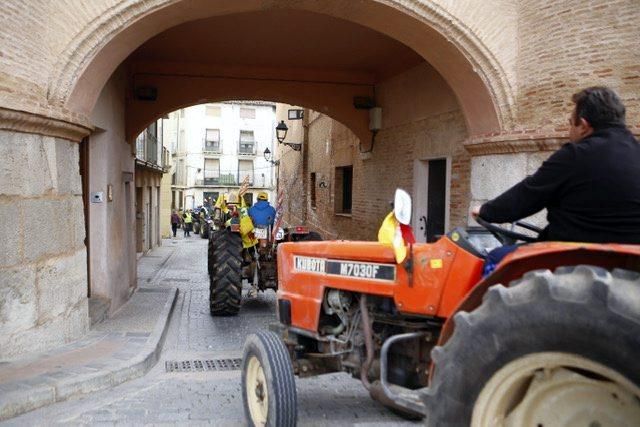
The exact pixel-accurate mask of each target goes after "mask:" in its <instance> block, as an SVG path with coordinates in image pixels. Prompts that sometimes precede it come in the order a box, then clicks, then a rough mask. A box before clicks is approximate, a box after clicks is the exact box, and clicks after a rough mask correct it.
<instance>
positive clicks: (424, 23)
mask: <svg viewBox="0 0 640 427" xmlns="http://www.w3.org/2000/svg"><path fill="white" fill-rule="evenodd" d="M318 3H320V2H316V1H315V0H297V1H295V2H293V1H290V2H286V3H283V2H278V1H276V0H267V1H264V0H245V1H242V2H238V1H234V0H147V1H144V2H136V3H128V2H127V3H121V4H118V5H116V6H113V7H112V8H111V9H109V10H108V11H106V12H105V13H104V14H103V15H102V16H100V17H99V18H98V19H96V20H94V21H92V22H91V23H90V24H89V25H88V26H87V27H85V28H83V29H82V30H81V31H80V32H79V33H78V34H77V36H76V37H75V38H74V39H73V40H72V41H71V42H70V43H69V44H68V45H67V47H66V48H65V50H64V52H63V54H62V55H61V56H60V60H59V61H58V63H57V64H56V66H55V69H54V72H53V73H52V77H51V79H50V81H49V84H48V90H47V96H48V98H49V101H50V102H51V103H52V104H54V105H57V106H59V107H64V108H65V109H67V110H70V111H72V112H74V113H78V114H81V115H85V116H88V115H89V113H90V111H91V110H92V108H93V105H94V104H95V102H96V100H97V98H98V95H99V93H100V90H101V89H102V87H103V86H104V84H105V83H106V81H107V80H108V78H109V76H110V75H111V73H112V72H113V71H114V70H115V68H116V67H117V65H118V64H120V63H121V62H122V61H124V59H125V58H126V57H127V56H128V55H129V54H130V53H131V52H133V50H135V49H136V48H137V47H138V46H140V45H141V44H143V43H144V42H145V41H146V40H148V39H149V38H151V37H153V36H154V35H156V34H159V33H161V32H162V31H164V30H166V29H168V28H170V27H173V26H175V25H178V24H181V23H184V22H189V21H192V20H196V19H202V18H206V17H210V16H216V15H226V14H233V13H242V12H252V11H260V10H264V9H268V8H288V9H296V10H305V11H310V12H315V13H320V14H326V15H330V16H334V17H337V18H341V19H345V20H347V21H351V22H354V23H357V24H360V25H363V26H366V27H368V28H371V29H373V30H376V31H378V32H380V33H383V34H385V35H387V36H389V37H391V38H393V39H396V40H398V41H400V42H402V43H404V44H405V45H406V46H408V47H410V48H412V49H413V50H414V51H416V52H417V53H418V54H419V55H421V56H422V57H423V58H424V59H425V60H426V61H427V62H429V63H430V64H431V65H432V66H433V67H434V68H435V69H436V70H438V72H439V73H440V74H441V75H442V76H443V77H444V79H445V80H446V81H447V83H448V84H449V86H450V87H451V89H452V90H453V92H454V93H455V94H456V96H457V98H458V100H459V102H460V105H461V108H462V110H463V112H464V115H465V119H466V121H467V126H468V129H469V133H470V134H471V136H481V135H486V134H492V133H498V132H501V131H503V130H505V129H509V128H510V127H511V126H512V124H513V122H514V111H513V108H514V107H513V105H514V102H513V99H514V95H513V89H512V88H511V86H510V84H509V81H508V79H507V76H506V73H505V72H504V70H503V68H502V66H501V64H500V63H499V61H498V60H497V59H496V58H495V56H494V55H493V54H492V52H491V51H490V50H489V49H488V48H487V47H486V46H485V45H484V44H483V43H482V42H481V41H480V40H479V38H478V37H476V36H475V35H474V33H473V32H472V31H471V30H470V29H469V28H467V27H466V26H465V25H464V24H463V23H462V22H460V21H459V20H458V19H456V18H455V17H454V16H453V15H451V14H449V13H448V12H447V11H445V10H444V9H443V8H442V7H440V6H438V5H437V4H436V3H435V2H434V1H431V0H423V1H418V0H410V1H406V0H372V1H368V2H351V1H348V0H327V1H325V2H322V4H318ZM274 99H275V98H274ZM320 111H322V110H320Z"/></svg>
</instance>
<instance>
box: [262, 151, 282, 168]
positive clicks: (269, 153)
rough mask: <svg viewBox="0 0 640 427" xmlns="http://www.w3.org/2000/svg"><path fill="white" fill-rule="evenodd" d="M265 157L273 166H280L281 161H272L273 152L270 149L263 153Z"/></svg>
mask: <svg viewBox="0 0 640 427" xmlns="http://www.w3.org/2000/svg"><path fill="white" fill-rule="evenodd" d="M262 154H263V155H264V159H265V160H266V161H267V162H269V163H271V164H272V165H279V164H280V160H271V150H269V147H267V148H265V149H264V153H262Z"/></svg>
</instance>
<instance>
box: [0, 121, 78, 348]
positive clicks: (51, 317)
mask: <svg viewBox="0 0 640 427" xmlns="http://www.w3.org/2000/svg"><path fill="white" fill-rule="evenodd" d="M0 218H2V221H0V242H2V243H1V244H0V360H2V359H8V358H12V357H16V356H19V355H21V354H25V353H28V352H32V351H39V350H45V349H48V348H51V347H53V346H57V345H60V344H63V343H66V342H69V341H71V340H73V339H76V338H78V337H80V336H82V335H83V334H85V333H86V332H87V330H88V328H89V316H88V308H87V263H86V249H85V245H84V238H85V228H84V211H83V204H82V185H81V178H80V174H79V150H78V144H77V143H75V142H71V141H68V140H66V139H61V138H54V137H48V136H41V135H34V134H29V133H20V132H15V131H5V130H0Z"/></svg>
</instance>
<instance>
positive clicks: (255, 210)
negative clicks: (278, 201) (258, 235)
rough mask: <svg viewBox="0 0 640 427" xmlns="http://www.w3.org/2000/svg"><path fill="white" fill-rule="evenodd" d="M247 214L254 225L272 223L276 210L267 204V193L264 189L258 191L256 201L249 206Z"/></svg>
mask: <svg viewBox="0 0 640 427" xmlns="http://www.w3.org/2000/svg"><path fill="white" fill-rule="evenodd" d="M249 216H250V217H251V220H252V221H253V225H255V226H264V227H266V226H269V225H273V221H274V219H275V217H276V210H275V209H274V207H273V206H271V204H269V195H268V194H267V193H266V191H261V192H260V193H258V201H257V203H256V204H255V205H253V206H251V207H250V208H249Z"/></svg>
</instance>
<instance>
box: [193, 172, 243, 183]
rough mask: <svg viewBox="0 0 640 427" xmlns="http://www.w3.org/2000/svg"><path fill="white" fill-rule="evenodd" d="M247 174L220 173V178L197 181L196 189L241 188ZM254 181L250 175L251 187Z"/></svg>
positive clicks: (214, 177)
mask: <svg viewBox="0 0 640 427" xmlns="http://www.w3.org/2000/svg"><path fill="white" fill-rule="evenodd" d="M245 176H247V174H246V173H238V172H229V173H220V174H219V175H218V176H213V177H208V178H203V179H196V181H195V185H196V187H239V186H240V185H241V184H242V181H243V180H244V178H245ZM253 183H254V179H253V176H252V174H249V185H250V186H253Z"/></svg>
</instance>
